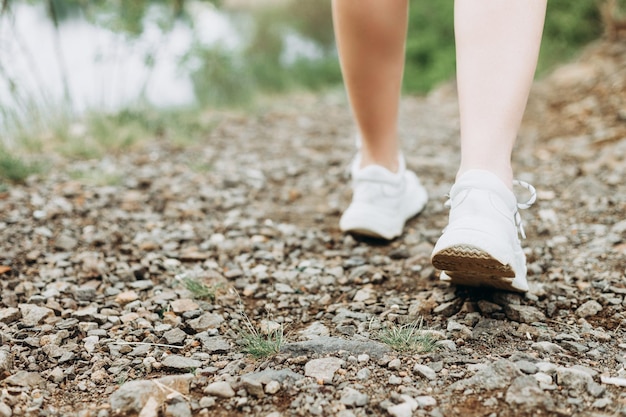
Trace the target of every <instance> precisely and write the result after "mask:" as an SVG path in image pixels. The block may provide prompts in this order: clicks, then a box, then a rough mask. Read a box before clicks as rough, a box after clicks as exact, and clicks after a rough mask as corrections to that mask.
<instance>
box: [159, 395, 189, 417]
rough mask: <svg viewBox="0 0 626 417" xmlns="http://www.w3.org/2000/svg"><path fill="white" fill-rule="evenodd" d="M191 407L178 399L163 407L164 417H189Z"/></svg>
mask: <svg viewBox="0 0 626 417" xmlns="http://www.w3.org/2000/svg"><path fill="white" fill-rule="evenodd" d="M191 416H192V414H191V407H189V404H188V403H187V401H184V400H183V399H178V400H177V401H173V402H172V403H170V404H168V405H167V407H165V417H191Z"/></svg>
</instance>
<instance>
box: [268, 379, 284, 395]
mask: <svg viewBox="0 0 626 417" xmlns="http://www.w3.org/2000/svg"><path fill="white" fill-rule="evenodd" d="M280 388H281V386H280V382H278V381H270V382H268V383H267V385H265V392H266V393H267V394H270V395H273V394H276V393H277V392H278V391H280Z"/></svg>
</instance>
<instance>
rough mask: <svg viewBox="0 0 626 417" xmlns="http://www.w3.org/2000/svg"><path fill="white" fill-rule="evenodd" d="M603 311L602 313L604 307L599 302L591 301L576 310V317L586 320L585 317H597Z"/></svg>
mask: <svg viewBox="0 0 626 417" xmlns="http://www.w3.org/2000/svg"><path fill="white" fill-rule="evenodd" d="M601 311H602V305H601V304H600V303H599V302H597V301H595V300H589V301H587V302H586V303H584V304H583V305H581V306H580V307H578V308H577V309H576V315H577V316H578V317H582V318H585V317H590V316H595V315H596V314H598V313H599V312H601Z"/></svg>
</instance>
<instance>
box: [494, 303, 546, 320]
mask: <svg viewBox="0 0 626 417" xmlns="http://www.w3.org/2000/svg"><path fill="white" fill-rule="evenodd" d="M504 313H505V314H506V317H507V318H508V319H509V320H513V321H516V322H519V323H529V324H530V323H534V322H543V321H545V319H546V317H545V315H544V314H543V313H542V312H541V311H539V310H538V309H537V308H536V307H533V306H525V305H516V304H509V305H506V306H505V307H504Z"/></svg>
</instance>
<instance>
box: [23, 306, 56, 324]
mask: <svg viewBox="0 0 626 417" xmlns="http://www.w3.org/2000/svg"><path fill="white" fill-rule="evenodd" d="M18 307H19V308H20V312H21V313H22V323H23V324H24V325H26V326H29V327H33V326H36V325H38V324H39V323H41V322H42V321H44V320H45V319H46V318H48V317H50V316H54V311H52V310H50V309H49V308H47V307H39V306H38V305H35V304H20V305H19V306H18Z"/></svg>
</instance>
